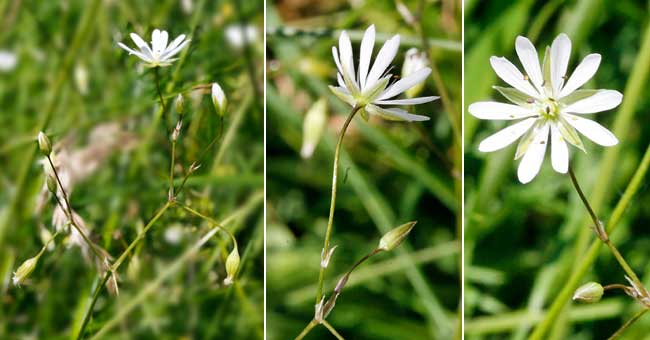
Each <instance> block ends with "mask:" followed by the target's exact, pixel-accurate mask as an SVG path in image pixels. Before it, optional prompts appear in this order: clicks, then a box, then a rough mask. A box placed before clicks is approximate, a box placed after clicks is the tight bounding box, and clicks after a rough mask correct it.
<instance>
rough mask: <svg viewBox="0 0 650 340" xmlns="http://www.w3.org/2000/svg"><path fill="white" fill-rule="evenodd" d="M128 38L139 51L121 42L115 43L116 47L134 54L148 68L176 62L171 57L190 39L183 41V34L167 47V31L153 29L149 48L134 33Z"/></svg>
mask: <svg viewBox="0 0 650 340" xmlns="http://www.w3.org/2000/svg"><path fill="white" fill-rule="evenodd" d="M130 36H131V40H133V42H134V43H135V45H136V46H137V47H138V49H140V50H139V51H136V50H134V49H131V48H129V47H128V46H126V45H124V44H123V43H121V42H119V43H117V45H118V46H120V47H121V48H123V49H125V50H126V51H127V52H129V54H135V55H136V56H137V57H138V58H140V59H142V60H143V61H144V62H145V63H146V65H147V66H148V67H158V66H160V67H164V66H169V65H171V64H172V62H174V61H175V60H176V58H173V57H174V56H175V55H176V54H178V52H180V51H181V50H182V49H183V48H185V47H186V46H187V44H189V43H190V39H185V34H181V35H179V36H178V37H176V39H174V40H173V41H172V42H171V43H170V44H169V45H167V41H168V39H169V34H167V31H161V30H159V29H155V30H153V33H151V47H149V45H148V44H147V43H146V42H145V41H144V40H143V39H142V38H141V37H140V36H139V35H137V34H136V33H131V35H130Z"/></svg>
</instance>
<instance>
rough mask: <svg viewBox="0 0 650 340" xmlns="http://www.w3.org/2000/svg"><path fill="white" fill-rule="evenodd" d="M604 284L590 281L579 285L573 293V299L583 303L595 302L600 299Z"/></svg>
mask: <svg viewBox="0 0 650 340" xmlns="http://www.w3.org/2000/svg"><path fill="white" fill-rule="evenodd" d="M604 291H605V290H604V289H603V286H601V285H600V283H598V282H588V283H585V284H584V285H582V286H580V287H578V289H576V291H575V293H573V301H577V302H582V303H595V302H598V301H600V299H601V298H602V297H603V293H604Z"/></svg>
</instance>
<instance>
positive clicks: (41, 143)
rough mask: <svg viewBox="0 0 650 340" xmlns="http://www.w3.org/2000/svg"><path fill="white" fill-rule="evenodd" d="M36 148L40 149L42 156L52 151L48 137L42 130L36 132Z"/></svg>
mask: <svg viewBox="0 0 650 340" xmlns="http://www.w3.org/2000/svg"><path fill="white" fill-rule="evenodd" d="M37 139H38V148H39V150H41V153H42V154H43V156H46V157H47V156H49V155H50V154H51V153H52V144H50V139H49V138H47V136H46V135H45V134H44V133H43V131H41V132H39V133H38V138H37Z"/></svg>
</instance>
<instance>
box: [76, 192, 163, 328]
mask: <svg viewBox="0 0 650 340" xmlns="http://www.w3.org/2000/svg"><path fill="white" fill-rule="evenodd" d="M171 205H172V202H169V201H168V202H167V203H165V205H163V206H162V208H160V210H158V213H156V215H154V217H153V218H152V219H151V220H150V221H149V223H147V225H145V226H144V229H143V230H142V232H140V234H138V236H137V237H136V238H135V240H133V241H131V244H129V246H128V247H127V248H126V250H125V251H124V252H123V253H122V255H120V257H119V258H118V259H117V261H115V263H113V265H112V266H111V268H110V270H107V271H106V273H105V274H104V277H103V278H102V281H101V282H100V283H99V284H98V285H97V287H96V288H95V291H94V292H93V297H92V300H91V301H90V304H89V305H88V309H86V313H85V314H84V318H83V322H82V323H81V327H80V328H79V333H77V340H79V339H81V338H82V337H83V334H84V330H85V329H86V326H87V325H88V321H90V317H91V316H92V312H93V309H94V308H95V303H96V302H97V299H98V298H99V294H100V293H101V290H102V289H103V288H104V286H106V282H108V279H109V278H110V277H111V275H112V274H113V272H114V271H117V269H118V268H119V267H120V265H121V264H122V262H124V260H125V259H126V257H127V256H128V255H129V253H130V252H131V250H133V248H134V247H135V246H136V245H137V243H138V242H139V241H140V240H141V239H142V238H143V237H144V235H145V234H146V233H147V231H149V229H151V227H152V226H153V225H154V224H155V223H156V221H158V219H159V218H160V217H161V216H162V215H163V214H164V213H165V211H167V209H169V207H170V206H171Z"/></svg>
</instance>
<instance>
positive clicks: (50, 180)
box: [45, 175, 57, 195]
mask: <svg viewBox="0 0 650 340" xmlns="http://www.w3.org/2000/svg"><path fill="white" fill-rule="evenodd" d="M45 183H46V184H47V190H49V191H50V192H51V193H52V194H54V195H56V191H57V183H56V178H54V176H52V175H47V178H46V179H45Z"/></svg>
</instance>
